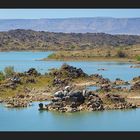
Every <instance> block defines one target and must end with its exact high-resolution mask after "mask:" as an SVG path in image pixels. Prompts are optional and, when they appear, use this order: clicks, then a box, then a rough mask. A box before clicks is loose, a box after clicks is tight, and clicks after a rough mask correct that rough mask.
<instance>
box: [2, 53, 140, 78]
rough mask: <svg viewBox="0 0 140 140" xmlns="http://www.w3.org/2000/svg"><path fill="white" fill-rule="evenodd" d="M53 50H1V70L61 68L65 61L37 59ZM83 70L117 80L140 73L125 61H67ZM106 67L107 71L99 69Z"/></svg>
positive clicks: (43, 70) (43, 71)
mask: <svg viewBox="0 0 140 140" xmlns="http://www.w3.org/2000/svg"><path fill="white" fill-rule="evenodd" d="M51 53H52V52H0V70H3V69H4V68H5V67H6V66H14V68H15V70H16V71H20V72H23V71H27V70H28V69H29V68H31V67H34V68H36V69H37V70H38V71H40V72H41V73H45V72H48V69H51V68H59V67H60V66H61V65H62V64H63V63H65V62H64V61H35V60H38V59H41V58H45V57H47V56H48V55H49V54H51ZM66 63H68V64H70V65H72V66H75V67H77V68H82V70H83V71H84V72H86V73H88V74H95V73H98V74H101V75H103V77H105V78H109V79H110V80H115V79H116V78H121V79H122V80H126V81H128V80H131V79H132V78H133V77H135V76H139V75H140V68H130V66H131V65H132V64H131V63H124V62H91V61H78V62H75V61H74V62H71V61H70V62H66ZM100 68H104V69H106V70H105V71H98V69H100Z"/></svg>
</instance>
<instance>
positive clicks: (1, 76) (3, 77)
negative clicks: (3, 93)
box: [0, 71, 5, 81]
mask: <svg viewBox="0 0 140 140" xmlns="http://www.w3.org/2000/svg"><path fill="white" fill-rule="evenodd" d="M4 79H5V76H4V73H3V72H2V71H0V81H2V80H4Z"/></svg>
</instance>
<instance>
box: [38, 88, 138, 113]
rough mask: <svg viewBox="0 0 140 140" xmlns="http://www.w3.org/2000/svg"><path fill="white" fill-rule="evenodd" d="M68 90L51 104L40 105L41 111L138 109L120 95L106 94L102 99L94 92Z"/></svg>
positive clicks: (55, 96)
mask: <svg viewBox="0 0 140 140" xmlns="http://www.w3.org/2000/svg"><path fill="white" fill-rule="evenodd" d="M66 89H67V90H66ZM66 89H65V90H64V91H63V90H60V91H58V92H56V93H55V94H54V96H53V99H52V102H51V103H50V104H47V105H45V106H44V105H43V104H42V103H41V104H39V110H48V111H59V112H77V111H84V110H85V111H99V110H104V109H129V108H136V105H133V104H131V103H128V102H127V101H126V100H125V99H124V98H123V97H121V96H120V95H115V94H106V95H105V96H103V97H100V96H99V95H98V94H96V93H95V92H94V91H89V90H72V89H71V90H70V88H66Z"/></svg>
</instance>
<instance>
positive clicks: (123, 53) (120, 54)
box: [117, 50, 126, 58]
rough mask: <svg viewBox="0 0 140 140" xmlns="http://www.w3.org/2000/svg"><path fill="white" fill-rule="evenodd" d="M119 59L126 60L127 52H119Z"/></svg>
mask: <svg viewBox="0 0 140 140" xmlns="http://www.w3.org/2000/svg"><path fill="white" fill-rule="evenodd" d="M117 57H120V58H124V57H126V54H125V52H123V51H121V50H119V51H118V52H117Z"/></svg>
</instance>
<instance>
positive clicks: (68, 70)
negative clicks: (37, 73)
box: [50, 64, 88, 79]
mask: <svg viewBox="0 0 140 140" xmlns="http://www.w3.org/2000/svg"><path fill="white" fill-rule="evenodd" d="M50 75H53V76H55V77H57V78H62V77H65V78H66V77H67V78H71V79H72V78H78V77H86V76H88V75H87V74H86V73H84V72H83V70H82V69H81V68H76V67H73V66H70V65H68V64H63V65H62V66H61V68H60V69H56V70H53V71H51V72H50Z"/></svg>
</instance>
